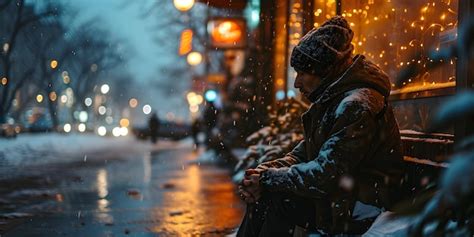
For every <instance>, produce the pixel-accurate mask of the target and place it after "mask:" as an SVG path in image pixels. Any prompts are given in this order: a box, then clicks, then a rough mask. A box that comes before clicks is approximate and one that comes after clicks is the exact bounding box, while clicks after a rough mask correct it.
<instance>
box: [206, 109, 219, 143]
mask: <svg viewBox="0 0 474 237" xmlns="http://www.w3.org/2000/svg"><path fill="white" fill-rule="evenodd" d="M217 114H218V110H217V108H216V106H215V105H214V102H212V101H210V102H208V103H207V107H206V110H205V111H204V115H203V122H204V126H205V129H206V131H205V132H206V144H207V145H208V146H209V143H210V141H211V137H212V129H213V128H214V127H215V126H216V124H217Z"/></svg>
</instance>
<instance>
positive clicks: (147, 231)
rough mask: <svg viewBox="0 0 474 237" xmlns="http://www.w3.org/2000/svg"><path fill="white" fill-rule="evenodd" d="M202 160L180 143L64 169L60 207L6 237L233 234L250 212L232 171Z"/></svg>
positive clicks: (57, 188)
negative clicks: (244, 209)
mask: <svg viewBox="0 0 474 237" xmlns="http://www.w3.org/2000/svg"><path fill="white" fill-rule="evenodd" d="M120 155H121V154H117V156H120ZM197 155H198V154H197V153H196V152H194V151H193V150H192V147H191V146H185V145H180V146H178V145H176V144H175V145H172V146H169V147H163V148H160V149H157V150H155V151H153V152H143V153H142V154H132V155H130V154H127V155H126V157H120V159H117V160H112V161H108V162H107V161H105V162H103V163H98V164H92V165H91V164H89V165H88V164H84V165H83V166H78V167H69V168H65V169H64V170H63V171H62V172H60V174H59V173H57V174H56V175H53V177H58V176H59V177H63V179H62V180H61V181H60V182H58V184H57V187H55V190H56V191H57V193H58V194H60V195H61V198H60V200H56V204H55V205H53V206H52V207H51V208H50V209H48V210H44V211H41V212H40V215H36V216H34V217H32V218H31V219H29V220H26V221H24V222H23V223H22V224H20V225H18V226H16V227H15V228H13V229H12V230H10V231H8V232H6V235H5V236H58V235H59V236H63V235H65V236H122V235H132V236H157V235H159V236H176V235H206V236H207V235H211V236H224V235H226V234H230V233H232V232H234V231H235V228H236V227H237V226H238V225H239V223H240V221H241V218H242V215H243V208H244V205H243V203H242V202H241V201H240V200H239V199H238V197H237V196H236V194H235V185H234V184H233V183H232V182H231V181H230V175H229V173H228V172H229V171H228V170H226V169H222V168H218V167H216V166H213V165H201V164H199V163H198V162H192V161H194V160H195V159H196V158H197Z"/></svg>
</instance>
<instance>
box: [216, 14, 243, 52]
mask: <svg viewBox="0 0 474 237" xmlns="http://www.w3.org/2000/svg"><path fill="white" fill-rule="evenodd" d="M207 30H208V33H209V38H210V44H211V47H214V48H219V49H232V48H242V47H245V44H246V37H247V31H246V24H245V20H244V19H243V18H212V19H210V20H209V21H208V23H207Z"/></svg>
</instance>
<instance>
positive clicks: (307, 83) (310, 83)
mask: <svg viewBox="0 0 474 237" xmlns="http://www.w3.org/2000/svg"><path fill="white" fill-rule="evenodd" d="M319 85H321V77H319V76H316V75H313V74H310V73H306V72H297V74H296V79H295V85H294V86H295V88H297V89H299V90H300V92H301V94H302V95H303V96H305V97H306V98H309V95H310V94H311V92H313V91H314V90H316V88H318V87H319Z"/></svg>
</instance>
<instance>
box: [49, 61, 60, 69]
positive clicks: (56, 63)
mask: <svg viewBox="0 0 474 237" xmlns="http://www.w3.org/2000/svg"><path fill="white" fill-rule="evenodd" d="M50 66H51V69H55V68H56V67H58V61H56V60H51V63H50Z"/></svg>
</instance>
